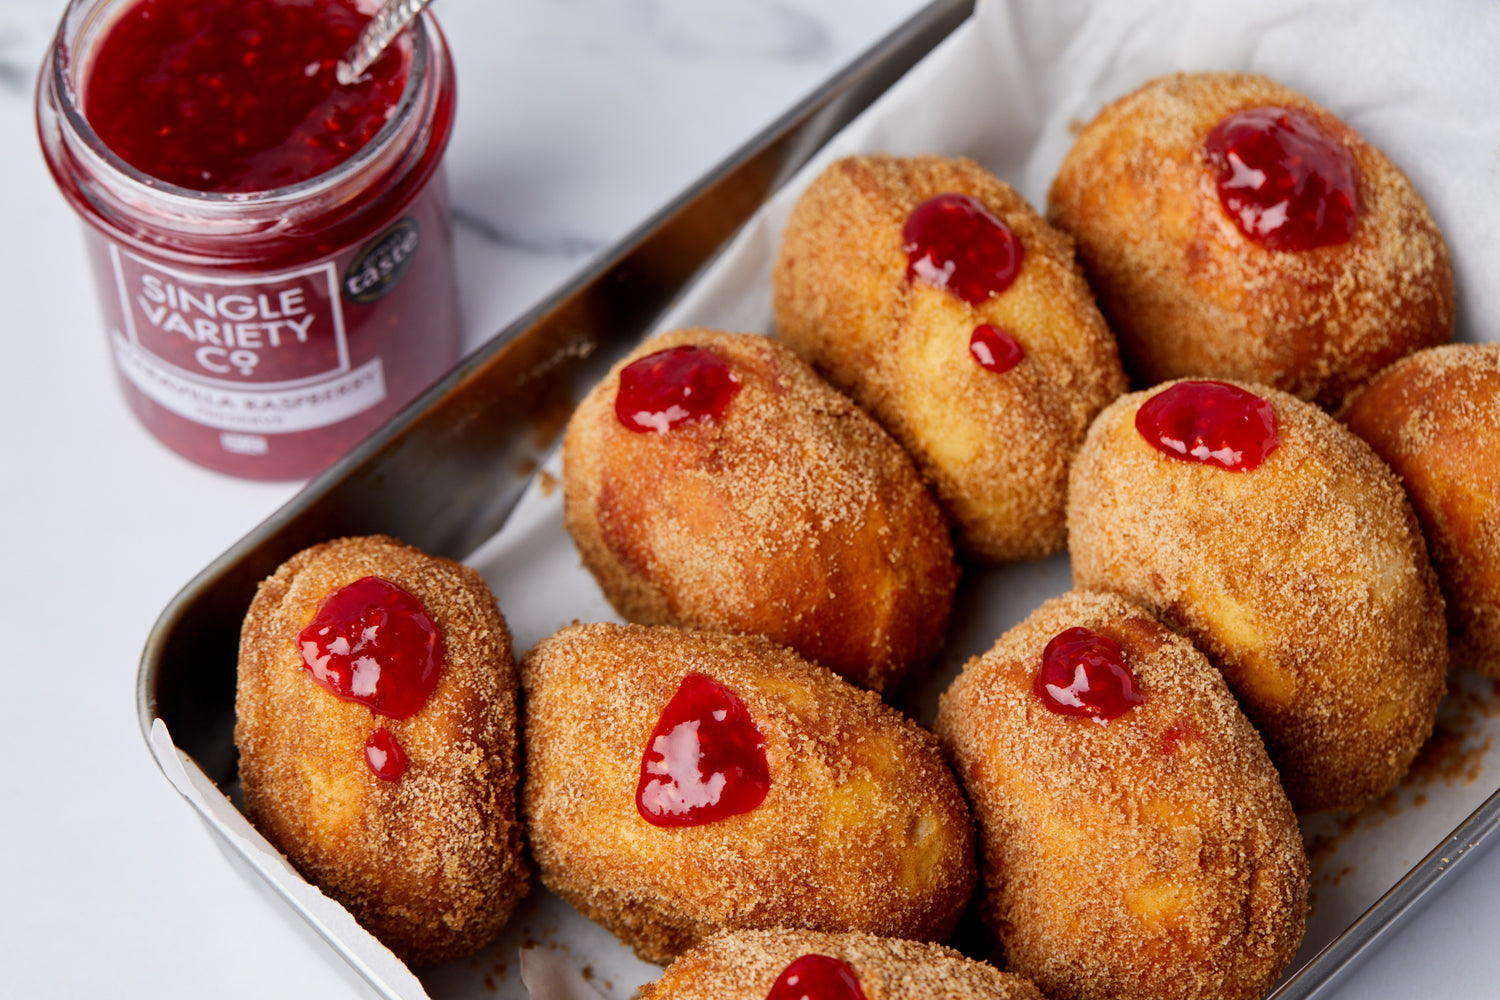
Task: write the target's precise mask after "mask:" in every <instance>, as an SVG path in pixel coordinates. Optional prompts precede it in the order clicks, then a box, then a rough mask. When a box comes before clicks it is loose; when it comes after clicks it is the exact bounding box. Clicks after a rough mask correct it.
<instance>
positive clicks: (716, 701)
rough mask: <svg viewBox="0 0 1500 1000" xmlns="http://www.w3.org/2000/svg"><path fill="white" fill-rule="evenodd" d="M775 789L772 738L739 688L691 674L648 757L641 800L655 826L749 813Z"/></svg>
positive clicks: (656, 733)
mask: <svg viewBox="0 0 1500 1000" xmlns="http://www.w3.org/2000/svg"><path fill="white" fill-rule="evenodd" d="M770 787H771V768H770V765H769V764H768V763H767V762H766V750H765V741H764V740H762V739H761V735H760V730H758V729H756V728H755V721H754V720H753V719H751V718H750V712H749V711H748V710H747V709H746V708H745V706H744V703H742V702H741V701H740V699H739V698H738V697H737V696H736V695H735V693H734V692H733V691H731V690H729V689H728V688H726V687H725V686H724V685H722V684H720V683H719V682H718V681H715V680H713V679H712V678H710V677H705V676H704V675H703V674H688V675H687V676H686V677H684V678H683V679H682V684H681V685H680V686H679V687H678V688H677V693H676V694H674V695H673V696H672V700H671V701H669V702H667V707H666V708H664V709H662V713H661V719H659V720H658V721H657V723H656V729H655V730H653V731H652V733H651V739H650V741H649V742H648V743H647V744H646V752H645V753H644V754H643V755H642V756H641V779H640V782H639V784H637V785H636V790H635V805H636V808H637V809H638V810H639V811H640V814H641V816H642V818H644V819H645V820H646V822H648V823H651V824H653V825H655V826H697V825H699V824H701V823H713V822H715V821H717V820H721V819H725V818H727V817H729V816H736V815H738V814H740V813H745V812H749V811H750V810H752V809H754V808H755V807H756V806H758V805H760V804H761V801H762V800H764V799H765V797H766V792H767V790H769V789H770Z"/></svg>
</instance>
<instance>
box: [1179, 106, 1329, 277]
mask: <svg viewBox="0 0 1500 1000" xmlns="http://www.w3.org/2000/svg"><path fill="white" fill-rule="evenodd" d="M1206 151H1207V153H1208V161H1209V163H1210V164H1212V166H1213V167H1214V169H1215V170H1216V172H1217V174H1218V178H1217V180H1218V187H1219V201H1220V203H1221V204H1223V206H1224V211H1225V212H1227V213H1228V214H1229V217H1230V218H1231V219H1233V220H1234V224H1235V225H1236V226H1238V227H1239V229H1240V232H1242V233H1244V234H1245V237H1246V238H1247V239H1251V240H1254V241H1256V242H1258V243H1261V244H1263V245H1265V246H1266V247H1267V248H1269V249H1271V250H1311V249H1313V248H1314V247H1323V246H1333V245H1335V244H1339V243H1347V242H1348V241H1349V237H1350V236H1352V235H1353V234H1354V223H1355V220H1356V216H1357V214H1358V212H1357V208H1356V200H1355V198H1356V195H1355V190H1356V187H1357V184H1358V182H1357V177H1358V172H1357V168H1356V167H1355V164H1354V157H1353V156H1351V155H1350V153H1349V150H1348V149H1347V148H1345V146H1344V145H1343V144H1342V143H1339V142H1335V141H1334V140H1333V139H1330V138H1329V137H1328V136H1327V135H1325V134H1324V133H1323V131H1322V130H1321V129H1319V128H1318V126H1317V125H1316V124H1314V123H1313V121H1312V120H1311V119H1310V118H1308V117H1307V116H1306V115H1304V114H1302V113H1301V112H1298V111H1292V110H1290V109H1288V108H1252V109H1250V110H1248V111H1239V112H1236V113H1235V114H1232V115H1230V116H1229V117H1228V118H1225V119H1224V120H1223V121H1221V122H1219V124H1218V125H1216V126H1215V127H1214V130H1213V131H1212V132H1210V133H1209V134H1208V143H1207V147H1206Z"/></svg>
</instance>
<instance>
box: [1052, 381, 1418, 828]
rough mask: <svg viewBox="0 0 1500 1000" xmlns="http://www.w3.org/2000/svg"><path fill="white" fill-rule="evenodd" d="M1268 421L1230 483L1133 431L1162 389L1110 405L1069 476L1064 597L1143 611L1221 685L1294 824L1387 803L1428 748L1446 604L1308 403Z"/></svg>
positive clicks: (1340, 439)
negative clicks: (1268, 440) (1313, 813)
mask: <svg viewBox="0 0 1500 1000" xmlns="http://www.w3.org/2000/svg"><path fill="white" fill-rule="evenodd" d="M1241 387H1242V388H1244V389H1246V390H1248V391H1250V392H1254V393H1256V394H1257V395H1259V396H1261V397H1262V398H1264V399H1265V400H1267V401H1268V402H1269V403H1270V404H1271V408H1272V410H1273V411H1274V413H1275V418H1276V422H1277V428H1278V433H1279V434H1280V440H1281V444H1280V447H1278V448H1277V449H1276V450H1275V451H1273V452H1272V453H1271V454H1270V455H1269V456H1268V457H1267V458H1266V460H1265V461H1264V463H1263V464H1261V465H1260V466H1259V467H1258V468H1256V469H1254V470H1252V471H1250V472H1228V471H1226V470H1223V469H1219V468H1216V467H1214V466H1208V465H1201V464H1198V463H1196V462H1185V461H1181V460H1178V459H1175V458H1169V457H1167V456H1166V455H1164V454H1162V453H1161V452H1159V451H1157V450H1156V449H1155V448H1153V447H1152V446H1151V445H1149V444H1147V442H1146V441H1145V439H1144V438H1142V437H1141V435H1140V434H1139V433H1137V431H1136V429H1135V414H1136V411H1137V410H1138V409H1139V408H1140V406H1141V404H1142V403H1143V402H1145V401H1146V400H1147V399H1148V398H1150V397H1151V396H1153V395H1155V394H1156V393H1157V392H1159V391H1161V390H1162V389H1165V388H1166V386H1165V385H1163V386H1158V387H1157V388H1156V389H1153V390H1150V391H1147V392H1140V393H1134V394H1132V395H1128V396H1123V397H1121V398H1120V399H1119V400H1117V401H1116V402H1115V403H1113V404H1112V405H1111V406H1110V407H1108V408H1107V409H1106V410H1105V411H1104V412H1103V413H1101V414H1100V415H1099V419H1098V420H1097V421H1095V423H1094V426H1093V427H1092V428H1091V429H1090V431H1089V437H1088V440H1087V441H1085V442H1084V446H1083V448H1082V449H1081V450H1080V451H1079V453H1078V458H1077V459H1076V461H1075V462H1074V466H1073V474H1072V484H1071V492H1070V495H1069V500H1068V531H1069V537H1070V539H1071V542H1070V551H1071V556H1072V565H1073V583H1074V585H1075V586H1077V587H1082V588H1089V589H1098V590H1110V591H1114V592H1116V593H1120V594H1123V595H1125V596H1127V597H1130V598H1133V599H1135V600H1137V601H1139V602H1141V603H1142V604H1144V605H1146V607H1148V608H1149V609H1150V610H1151V611H1152V612H1153V613H1154V614H1156V615H1157V616H1158V617H1159V618H1161V619H1162V620H1163V621H1165V622H1166V623H1167V624H1168V625H1170V626H1172V627H1173V628H1175V629H1177V630H1178V631H1180V632H1182V633H1184V634H1185V635H1187V636H1189V637H1190V638H1191V639H1192V640H1193V641H1194V642H1195V643H1197V645H1198V647H1199V648H1200V649H1202V650H1203V651H1204V652H1206V653H1207V654H1208V657H1209V659H1210V660H1211V661H1212V662H1213V663H1214V665H1215V666H1217V667H1218V668H1219V669H1220V670H1221V671H1223V673H1224V677H1225V679H1226V680H1227V681H1228V682H1229V686H1230V688H1231V689H1233V690H1234V692H1235V694H1236V695H1237V696H1238V697H1239V699H1240V703H1241V705H1242V706H1243V707H1244V709H1245V714H1247V715H1248V716H1249V717H1250V719H1251V721H1252V722H1254V723H1255V725H1256V728H1257V729H1259V730H1260V733H1261V735H1262V736H1263V737H1264V738H1265V741H1266V747H1267V749H1268V750H1269V751H1270V754H1271V759H1272V760H1273V761H1275V762H1276V766H1277V768H1278V769H1279V770H1280V771H1281V778H1282V782H1283V784H1284V785H1285V786H1286V790H1287V794H1288V795H1289V796H1290V797H1291V800H1292V802H1293V804H1294V805H1296V806H1297V808H1298V809H1302V810H1319V809H1334V808H1341V809H1354V808H1358V807H1360V806H1362V805H1364V804H1365V803H1366V802H1368V801H1369V800H1370V799H1372V798H1374V797H1375V796H1377V795H1380V794H1382V793H1384V792H1386V791H1388V790H1389V789H1390V788H1391V787H1393V786H1394V785H1395V784H1396V782H1397V781H1399V780H1400V779H1401V776H1402V775H1403V774H1404V773H1405V772H1406V769H1407V767H1408V766H1409V765H1410V763H1411V760H1412V758H1413V757H1414V756H1415V755H1416V752H1417V749H1418V748H1419V747H1420V746H1421V745H1422V743H1423V741H1424V740H1426V739H1427V737H1428V735H1430V734H1431V732H1432V725H1433V718H1434V714H1435V713H1436V710H1437V702H1438V698H1439V697H1440V696H1441V694H1442V692H1443V677H1444V672H1445V670H1446V667H1447V659H1448V658H1447V645H1446V642H1445V636H1444V634H1443V633H1444V629H1443V600H1442V595H1441V593H1440V592H1439V590H1438V584H1437V578H1436V575H1435V574H1434V573H1433V571H1432V567H1431V565H1430V564H1429V563H1428V561H1427V549H1426V546H1425V545H1424V544H1423V542H1422V534H1421V530H1420V529H1419V527H1418V525H1417V520H1416V517H1415V515H1414V514H1413V513H1412V510H1411V507H1410V505H1409V504H1408V503H1407V502H1406V497H1405V495H1404V494H1403V493H1402V491H1401V484H1400V483H1399V482H1398V481H1397V479H1396V477H1395V475H1394V474H1393V473H1392V472H1391V471H1390V469H1388V468H1387V467H1386V466H1385V465H1384V463H1382V462H1381V461H1380V459H1378V458H1377V457H1376V456H1375V454H1374V452H1372V451H1371V450H1370V449H1369V447H1368V446H1367V445H1365V443H1364V442H1362V441H1360V440H1359V439H1358V438H1356V437H1355V436H1354V435H1353V434H1351V433H1350V432H1349V431H1348V430H1346V429H1345V428H1344V427H1343V426H1342V425H1341V424H1339V423H1338V422H1337V421H1335V420H1334V419H1333V418H1332V417H1330V416H1328V415H1327V414H1326V413H1324V412H1322V411H1321V410H1319V409H1318V408H1316V407H1315V406H1312V405H1311V404H1308V403H1304V402H1302V401H1300V400H1298V399H1296V398H1295V397H1293V396H1290V395H1288V394H1286V393H1282V392H1277V391H1276V390H1274V389H1270V388H1268V387H1265V386H1256V385H1243V386H1241Z"/></svg>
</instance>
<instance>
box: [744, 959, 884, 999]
mask: <svg viewBox="0 0 1500 1000" xmlns="http://www.w3.org/2000/svg"><path fill="white" fill-rule="evenodd" d="M766 1000H865V993H864V990H862V989H860V988H859V979H858V978H857V977H856V976H855V975H854V970H853V969H851V968H849V966H848V965H846V964H844V963H843V962H840V961H839V960H838V959H836V958H830V957H829V956H827V955H803V956H802V957H801V958H799V959H795V960H794V961H793V962H792V963H791V964H790V965H788V966H787V967H786V968H785V969H782V970H781V975H779V976H777V977H776V982H775V983H774V984H773V985H772V986H771V992H770V993H767V994H766Z"/></svg>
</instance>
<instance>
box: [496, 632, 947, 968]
mask: <svg viewBox="0 0 1500 1000" xmlns="http://www.w3.org/2000/svg"><path fill="white" fill-rule="evenodd" d="M521 685H522V689H523V691H524V699H523V700H524V704H525V706H526V719H525V754H524V758H525V780H524V781H523V783H522V787H523V796H522V813H523V815H524V816H525V817H526V822H527V829H528V833H529V836H530V843H531V851H532V856H533V857H534V858H535V860H536V865H537V869H538V872H539V875H540V878H541V880H542V882H543V883H544V884H545V885H546V886H547V887H548V888H549V889H551V890H552V891H553V892H554V893H556V894H557V895H558V896H560V897H561V898H562V899H564V900H566V901H567V902H568V903H570V904H572V905H573V906H574V907H575V908H576V909H578V910H579V911H580V912H581V913H583V915H584V916H586V917H589V918H591V919H592V920H594V921H595V922H597V923H599V924H601V925H603V926H604V927H606V928H608V929H609V930H610V931H612V932H613V933H614V934H615V935H617V936H618V937H619V938H620V939H621V940H623V941H624V942H625V943H626V944H628V945H630V946H631V947H632V948H634V949H635V952H636V954H637V955H639V956H640V957H641V958H642V959H643V960H645V961H648V962H657V963H665V962H667V961H670V960H671V959H672V958H674V957H675V956H676V955H678V954H680V953H681V952H683V951H685V950H686V949H688V948H691V947H692V946H694V945H695V944H697V943H698V942H699V941H700V940H701V939H703V938H705V937H707V936H708V935H710V934H712V933H713V932H715V931H717V930H722V929H731V928H732V929H745V928H763V927H783V926H785V927H805V928H809V929H813V930H825V931H864V932H867V933H872V934H881V935H885V936H890V937H905V938H913V939H919V940H929V941H940V940H944V939H946V938H947V936H948V935H949V934H950V933H951V932H952V931H953V928H954V926H955V925H956V923H957V922H958V919H959V917H960V915H961V914H962V912H963V909H964V907H965V905H966V904H967V903H968V900H969V896H970V893H971V892H972V890H973V887H974V881H975V877H976V876H975V867H974V841H973V837H974V833H973V828H972V826H971V824H970V820H969V814H968V809H967V807H966V806H965V804H964V800H963V795H962V793H961V792H960V791H959V788H958V784H957V782H956V781H955V780H954V778H953V774H952V772H951V771H949V770H948V767H947V765H946V764H945V763H944V762H943V760H942V757H941V754H940V752H939V750H938V748H937V743H936V741H935V740H934V739H933V738H932V736H931V734H929V733H928V732H927V731H926V730H924V729H922V728H921V727H919V726H918V725H917V724H916V723H914V722H912V721H910V720H909V719H907V718H906V717H905V716H903V715H901V714H900V713H899V712H897V711H896V710H895V709H893V708H891V707H889V706H888V705H886V704H885V703H884V702H883V701H881V699H880V696H879V695H877V694H876V693H875V692H873V691H867V690H863V689H860V688H857V687H855V686H853V685H852V684H849V683H848V682H846V681H844V680H843V679H842V678H840V677H838V676H837V675H836V674H834V673H832V672H830V671H828V670H827V669H825V668H822V667H818V666H816V665H814V664H811V663H809V662H807V661H806V660H804V659H803V658H802V657H800V656H798V655H797V654H795V653H794V652H792V651H791V650H789V649H787V648H785V647H783V646H778V645H776V644H775V643H773V642H771V641H770V640H768V639H765V638H764V637H761V636H746V635H738V634H734V633H728V632H706V631H691V630H681V629H676V628H673V627H670V626H660V625H658V626H644V625H613V624H594V625H573V626H570V627H568V628H565V629H563V630H562V631H560V632H558V633H556V634H554V635H553V636H551V637H549V638H547V639H544V640H542V641H541V642H540V643H538V644H537V645H536V646H535V647H534V648H533V649H532V650H531V652H530V653H528V654H527V655H526V657H525V659H524V660H523V662H522V666H521Z"/></svg>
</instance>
